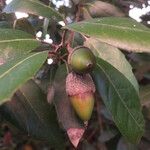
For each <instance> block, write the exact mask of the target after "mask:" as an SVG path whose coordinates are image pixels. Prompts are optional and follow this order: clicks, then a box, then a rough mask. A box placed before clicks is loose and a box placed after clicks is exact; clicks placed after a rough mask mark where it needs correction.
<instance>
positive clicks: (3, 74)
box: [0, 53, 39, 79]
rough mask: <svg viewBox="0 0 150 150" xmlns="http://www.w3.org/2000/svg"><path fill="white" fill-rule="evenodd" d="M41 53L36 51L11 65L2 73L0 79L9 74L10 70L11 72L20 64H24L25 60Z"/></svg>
mask: <svg viewBox="0 0 150 150" xmlns="http://www.w3.org/2000/svg"><path fill="white" fill-rule="evenodd" d="M38 54H39V53H35V54H33V55H31V56H29V57H27V58H25V59H23V60H21V61H19V62H18V63H17V64H16V65H14V66H13V67H11V68H10V69H8V70H7V71H6V72H4V73H2V75H0V79H1V78H3V77H4V76H5V75H7V74H8V73H9V72H11V71H12V70H13V69H15V68H16V67H17V66H19V65H20V64H22V63H23V62H25V61H26V60H28V59H30V58H32V57H34V56H36V55H38Z"/></svg>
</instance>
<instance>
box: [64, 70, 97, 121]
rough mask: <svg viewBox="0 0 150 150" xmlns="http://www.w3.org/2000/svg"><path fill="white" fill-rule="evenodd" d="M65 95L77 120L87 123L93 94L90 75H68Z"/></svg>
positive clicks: (92, 104) (90, 112) (93, 89)
mask: <svg viewBox="0 0 150 150" xmlns="http://www.w3.org/2000/svg"><path fill="white" fill-rule="evenodd" d="M66 93H67V94H68V96H69V99H70V102H71V104H72V107H73V108H74V110H75V112H76V114H77V115H78V116H79V118H80V119H82V120H83V121H88V120H89V119H90V118H91V115H92V111H93V107H94V93H95V85H94V82H93V80H92V78H91V76H90V74H84V75H79V74H76V73H74V72H73V73H69V74H68V76H67V78H66Z"/></svg>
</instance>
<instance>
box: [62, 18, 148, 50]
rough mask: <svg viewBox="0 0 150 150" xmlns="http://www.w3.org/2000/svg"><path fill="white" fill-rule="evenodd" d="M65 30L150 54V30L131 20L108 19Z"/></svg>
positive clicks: (92, 20)
mask: <svg viewBox="0 0 150 150" xmlns="http://www.w3.org/2000/svg"><path fill="white" fill-rule="evenodd" d="M64 28H67V29H70V30H73V31H76V32H79V33H82V34H85V35H88V36H93V37H95V38H98V39H99V40H100V41H101V42H105V43H108V44H110V45H113V46H115V47H118V48H121V49H125V50H128V51H134V52H150V30H149V29H148V28H147V27H145V26H144V25H142V24H140V23H137V22H136V21H135V20H132V19H129V18H121V17H120V18H119V17H106V18H99V19H91V20H86V21H81V22H78V23H73V24H70V25H68V26H66V27H64Z"/></svg>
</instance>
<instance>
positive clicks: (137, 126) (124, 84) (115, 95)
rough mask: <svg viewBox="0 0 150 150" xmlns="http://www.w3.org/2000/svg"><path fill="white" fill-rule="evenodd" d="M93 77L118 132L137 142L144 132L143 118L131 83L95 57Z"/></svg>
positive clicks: (137, 97)
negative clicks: (95, 63) (95, 64)
mask: <svg viewBox="0 0 150 150" xmlns="http://www.w3.org/2000/svg"><path fill="white" fill-rule="evenodd" d="M93 79H94V81H95V84H96V87H97V91H98V93H99V94H100V95H101V97H102V99H103V101H104V103H105V105H106V107H107V109H108V110H109V111H110V112H111V114H112V117H113V120H114V122H115V124H116V126H117V127H118V129H119V130H120V132H121V133H122V134H123V136H124V137H125V138H127V139H128V140H129V141H130V142H132V143H138V142H139V140H140V138H141V136H142V135H143V132H144V119H143V115H142V113H141V106H140V100H139V96H138V94H137V92H136V90H135V88H134V87H133V85H132V84H131V83H130V82H129V80H128V79H127V78H126V77H124V75H122V74H121V73H120V72H119V71H118V70H117V69H115V68H114V67H113V66H112V65H110V64H109V63H107V62H106V61H104V60H102V59H101V58H97V66H96V69H95V70H94V73H93Z"/></svg>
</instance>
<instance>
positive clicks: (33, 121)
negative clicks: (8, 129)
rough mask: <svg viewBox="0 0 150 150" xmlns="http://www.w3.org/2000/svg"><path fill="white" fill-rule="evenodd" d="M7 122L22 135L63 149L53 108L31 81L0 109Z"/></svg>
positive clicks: (61, 137)
mask: <svg viewBox="0 0 150 150" xmlns="http://www.w3.org/2000/svg"><path fill="white" fill-rule="evenodd" d="M0 112H1V114H2V115H3V116H4V117H5V119H6V120H7V121H9V122H10V123H12V124H13V125H15V126H16V127H17V128H19V129H20V130H21V131H22V132H24V135H28V136H30V137H32V138H36V139H39V140H46V141H48V142H49V144H50V145H52V147H56V148H57V149H64V148H63V146H64V137H63V135H62V131H61V130H60V128H59V125H58V122H57V116H56V112H55V110H54V107H53V106H50V105H49V104H48V103H47V101H46V95H45V94H44V93H43V92H42V91H41V89H40V88H39V87H38V86H37V85H36V83H35V82H34V81H33V80H29V81H28V82H27V83H26V84H25V85H23V86H22V87H21V88H20V90H19V91H17V92H16V94H15V95H14V96H13V98H12V100H11V101H9V102H7V103H5V104H4V105H2V106H1V108H0Z"/></svg>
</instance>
